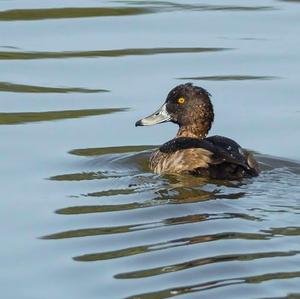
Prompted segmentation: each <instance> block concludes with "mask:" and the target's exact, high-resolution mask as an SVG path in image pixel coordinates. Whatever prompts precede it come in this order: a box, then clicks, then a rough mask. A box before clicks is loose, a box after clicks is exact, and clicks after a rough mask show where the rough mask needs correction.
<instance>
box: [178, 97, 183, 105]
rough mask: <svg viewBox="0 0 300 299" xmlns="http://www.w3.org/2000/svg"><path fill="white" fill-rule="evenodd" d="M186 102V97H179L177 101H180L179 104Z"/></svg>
mask: <svg viewBox="0 0 300 299" xmlns="http://www.w3.org/2000/svg"><path fill="white" fill-rule="evenodd" d="M184 102H185V99H184V98H179V99H178V100H177V103H178V104H184Z"/></svg>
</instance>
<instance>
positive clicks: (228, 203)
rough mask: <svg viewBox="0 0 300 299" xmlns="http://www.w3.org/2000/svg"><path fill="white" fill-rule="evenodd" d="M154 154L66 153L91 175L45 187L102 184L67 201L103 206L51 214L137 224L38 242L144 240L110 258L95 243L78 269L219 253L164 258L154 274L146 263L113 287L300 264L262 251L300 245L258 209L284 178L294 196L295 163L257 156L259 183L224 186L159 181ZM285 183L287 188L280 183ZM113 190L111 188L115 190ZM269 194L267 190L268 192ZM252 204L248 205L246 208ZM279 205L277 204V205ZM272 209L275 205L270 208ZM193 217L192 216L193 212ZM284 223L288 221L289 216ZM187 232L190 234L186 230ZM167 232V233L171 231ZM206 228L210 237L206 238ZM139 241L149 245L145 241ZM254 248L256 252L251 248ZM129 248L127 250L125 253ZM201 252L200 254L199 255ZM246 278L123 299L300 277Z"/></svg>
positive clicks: (129, 149) (281, 252) (295, 232)
mask: <svg viewBox="0 0 300 299" xmlns="http://www.w3.org/2000/svg"><path fill="white" fill-rule="evenodd" d="M152 148H154V146H123V147H108V148H87V149H74V150H72V151H70V153H71V154H72V155H77V156H78V157H79V158H80V157H89V161H88V162H86V166H87V167H88V168H89V170H88V171H81V172H77V173H71V174H63V175H58V176H53V177H51V178H50V179H51V180H54V181H58V182H59V181H63V182H72V181H76V182H78V183H81V182H83V181H86V182H89V181H94V180H96V181H97V180H100V181H99V182H101V183H103V184H104V185H101V186H102V187H101V189H100V190H98V191H85V192H81V194H80V195H78V194H74V195H73V196H72V198H73V199H74V198H76V200H80V202H81V201H82V200H83V201H85V200H96V201H97V200H98V199H99V200H101V204H90V201H89V204H80V205H74V206H69V207H65V208H60V209H58V210H57V211H56V213H57V214H60V215H73V216H76V215H77V216H78V217H79V216H80V215H86V216H88V215H93V214H95V213H96V214H98V215H99V216H100V215H101V214H102V215H109V214H112V215H115V214H119V216H120V219H122V218H123V217H122V215H124V213H125V214H127V215H131V216H132V217H133V218H134V219H136V221H135V223H133V224H126V220H125V224H123V225H108V226H102V227H89V228H81V229H73V230H65V231H61V232H56V233H53V234H50V235H46V236H43V237H42V238H43V239H48V240H50V239H52V240H58V239H69V238H76V239H82V238H83V239H85V238H91V237H94V238H95V237H97V238H99V240H101V238H102V237H104V236H107V235H108V236H109V235H114V236H115V239H118V238H121V237H122V236H124V235H125V236H126V239H128V240H131V239H132V240H134V239H135V238H136V237H135V236H143V237H142V241H140V242H138V243H137V242H136V241H135V242H133V243H130V241H128V242H125V243H122V244H121V247H120V245H119V246H116V247H114V246H113V249H111V250H103V249H102V247H103V246H102V245H103V244H102V243H101V241H100V243H99V250H91V251H90V252H84V253H81V254H78V255H76V256H73V260H74V261H78V262H101V261H111V260H118V259H122V258H130V259H132V260H129V262H130V263H131V264H132V263H133V264H134V261H135V259H138V258H139V257H141V258H142V259H143V257H144V256H149V255H150V256H151V255H153V256H160V255H162V256H163V254H164V252H165V253H167V254H168V255H171V256H173V259H174V258H175V260H176V256H177V255H176V251H175V250H181V249H182V250H184V252H189V251H190V252H197V248H198V247H199V246H203V245H204V244H207V245H208V244H214V246H215V248H220V249H221V251H220V253H218V254H216V253H210V252H209V250H208V251H207V250H204V252H203V253H201V256H202V257H198V258H190V257H189V256H188V255H187V256H186V257H185V258H184V261H182V260H180V261H178V262H167V261H164V259H163V258H158V259H157V261H158V265H157V266H155V267H153V265H152V263H151V262H147V260H145V262H142V264H140V263H137V264H136V266H135V268H136V269H131V270H130V271H124V270H123V271H119V270H118V269H115V274H114V278H115V279H118V280H119V279H122V280H124V279H126V280H127V279H130V280H135V279H145V280H146V279H147V278H154V277H155V276H159V277H164V276H170V275H173V274H174V275H175V274H176V275H181V273H186V272H189V271H206V270H205V269H206V268H207V267H215V269H216V270H215V271H216V272H218V268H219V267H221V269H222V268H224V267H225V266H226V267H228V269H229V268H231V267H232V266H233V265H236V264H238V265H239V267H243V266H242V265H243V264H245V267H247V266H246V265H252V263H259V262H261V263H262V264H264V263H265V262H267V261H268V260H271V261H275V264H276V263H279V265H282V266H284V261H285V260H284V259H287V261H289V260H291V259H295V258H298V257H299V253H300V251H299V248H298V249H296V247H295V246H289V249H288V250H287V249H286V248H285V247H284V248H280V247H278V246H277V247H276V246H274V247H273V246H266V244H269V243H270V242H273V244H277V243H276V242H277V240H279V241H281V238H282V237H289V238H299V237H300V229H299V227H295V226H293V227H292V226H290V227H289V226H287V227H272V225H269V224H268V222H267V219H266V210H265V208H264V205H265V204H264V201H267V200H269V199H271V200H274V196H276V194H280V193H277V192H278V191H279V190H281V189H282V176H283V175H284V174H285V175H287V176H289V185H290V187H291V188H298V189H299V185H298V182H299V176H298V175H297V174H296V173H295V171H296V172H299V170H300V164H299V163H297V162H294V161H286V160H283V159H280V158H274V157H270V156H264V155H258V154H257V158H258V161H259V162H260V164H261V167H262V169H263V172H262V175H261V176H260V177H258V178H255V179H250V180H243V181H233V182H226V181H212V180H207V179H205V178H197V177H191V176H178V175H170V176H163V177H160V176H157V175H155V174H151V173H149V171H148V168H147V166H146V164H147V161H148V159H149V155H150V150H151V149H152ZM91 162H92V163H91ZM108 165H109V166H108ZM274 167H277V168H274ZM91 168H92V169H97V171H95V170H94V171H93V170H92V169H91ZM290 170H291V171H290ZM284 181H286V180H285V179H284ZM112 182H114V183H113V186H114V188H113V187H112ZM266 186H268V188H269V189H268V188H266ZM270 186H273V187H271V189H270ZM278 186H279V187H278ZM251 197H252V198H253V199H254V201H253V202H252V203H249V205H248V202H249V201H251ZM255 198H256V199H258V200H260V207H259V208H258V207H255V204H254V202H255ZM253 199H252V200H253ZM74 200H75V199H74ZM233 201H234V202H233ZM277 204H279V203H278V202H277ZM274 205H276V204H275V203H274ZM279 206H280V209H281V210H280V211H282V205H281V204H279ZM158 207H160V210H162V209H163V208H164V207H166V208H168V210H169V212H168V214H170V215H172V213H174V211H176V214H177V215H176V216H175V215H173V216H171V217H161V216H159V215H158V216H157V211H158V209H157V208H158ZM220 207H221V208H220ZM286 208H287V207H286ZM291 208H293V207H291ZM194 210H196V211H197V212H191V211H194ZM145 211H146V213H147V215H149V217H150V218H153V219H155V220H153V221H149V222H145V221H144V219H143V215H144V213H145ZM289 215H290V216H289V217H291V214H289ZM124 219H127V218H126V217H125V218H124ZM243 223H247V226H245V227H247V229H245V228H244V226H243ZM191 227H193V229H192V230H191V229H190V228H191ZM172 228H173V230H171V229H172ZM181 228H186V229H187V228H189V229H188V230H187V232H186V233H185V234H184V235H183V237H177V238H174V237H173V233H174V234H175V235H176V232H177V231H182V229H181ZM212 228H213V231H214V232H211V233H208V231H209V230H211V229H212ZM249 228H250V230H249ZM183 230H184V229H183ZM162 234H163V235H164V240H163V241H156V238H155V235H158V236H159V235H162ZM145 236H148V237H146V238H145ZM151 236H153V237H151ZM138 239H139V238H138ZM152 239H153V240H152ZM255 242H256V243H255ZM254 243H255V244H257V245H256V246H254V247H253V245H252V244H254ZM128 244H130V245H129V246H128ZM237 244H238V246H237ZM281 244H282V242H281ZM223 247H224V248H231V247H232V250H231V252H232V251H233V252H234V253H229V254H227V253H223V251H224V249H222V248H223ZM248 247H249V248H248ZM268 247H269V248H270V250H268ZM275 247H276V248H275ZM194 248H195V249H194ZM201 248H204V247H201ZM251 248H252V249H251ZM293 248H294V249H293ZM173 251H174V253H173ZM200 252H202V251H201V250H200ZM276 261H277V262H276ZM131 268H132V267H131ZM244 273H245V275H241V276H240V275H239V274H238V273H237V274H235V272H232V274H231V275H230V276H229V277H226V278H224V279H220V280H214V279H212V280H209V279H206V281H205V277H201V279H200V277H199V281H200V282H199V283H198V284H197V283H196V284H188V283H187V284H185V280H183V281H182V282H180V283H181V284H182V286H179V287H178V283H176V287H174V288H166V289H161V290H156V291H153V292H147V293H141V294H137V295H134V296H132V297H128V298H169V297H173V296H177V295H182V294H187V293H194V292H202V291H205V290H210V289H215V288H222V287H226V286H233V285H238V284H242V285H245V284H257V283H263V282H266V281H272V280H276V279H278V280H282V279H289V278H298V277H300V274H299V272H293V271H292V270H291V271H290V272H287V271H286V272H278V271H277V268H276V267H274V271H270V272H264V268H263V267H262V268H261V269H260V271H259V272H258V273H257V274H256V275H251V271H246V272H244ZM203 280H204V281H203ZM161 286H162V285H160V288H161ZM153 288H154V289H157V288H158V287H155V286H154V287H153Z"/></svg>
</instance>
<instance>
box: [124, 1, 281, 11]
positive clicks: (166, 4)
mask: <svg viewBox="0 0 300 299" xmlns="http://www.w3.org/2000/svg"><path fill="white" fill-rule="evenodd" d="M119 2H121V3H126V4H127V5H132V4H134V5H137V4H139V5H141V6H143V7H152V9H153V10H154V9H156V12H158V11H177V10H178V11H184V10H194V11H222V12H224V11H265V10H274V9H275V7H273V6H259V5H253V6H249V5H248V6H247V5H243V6H242V5H229V4H227V5H214V4H182V3H178V2H171V1H142V2H137V1H134V2H131V1H126V0H120V1H119ZM152 5H153V6H152Z"/></svg>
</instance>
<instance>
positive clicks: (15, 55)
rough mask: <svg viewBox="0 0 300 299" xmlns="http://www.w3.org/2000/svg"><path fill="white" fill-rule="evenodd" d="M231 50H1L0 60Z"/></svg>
mask: <svg viewBox="0 0 300 299" xmlns="http://www.w3.org/2000/svg"><path fill="white" fill-rule="evenodd" d="M225 50H231V49H229V48H203V47H202V48H199V47H194V48H131V49H116V50H97V51H63V52H40V51H34V52H21V51H11V52H8V51H1V52H0V60H28V59H53V58H55V59H64V58H84V57H86V58H91V57H123V56H141V55H158V54H180V53H207V52H218V51H225Z"/></svg>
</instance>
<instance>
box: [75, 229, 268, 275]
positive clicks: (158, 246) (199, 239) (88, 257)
mask: <svg viewBox="0 0 300 299" xmlns="http://www.w3.org/2000/svg"><path fill="white" fill-rule="evenodd" d="M269 238H270V236H269V235H268V234H251V233H235V232H232V233H218V234H212V235H200V236H194V237H190V238H181V239H175V240H170V241H167V242H160V243H154V244H148V245H143V246H135V247H129V248H123V249H120V250H114V251H109V252H99V253H91V254H84V255H81V256H77V257H74V260H76V261H82V262H89V261H98V260H106V259H115V258H120V257H125V256H131V255H137V254H143V253H146V252H151V251H160V250H169V249H171V248H175V247H182V246H184V247H185V246H188V245H195V244H200V243H205V242H212V241H218V240H268V239H269ZM146 271H148V270H146ZM147 273H149V272H147ZM132 274H133V273H131V274H130V273H127V274H118V275H116V278H134V276H135V274H133V276H131V275H132ZM148 276H150V275H148Z"/></svg>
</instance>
